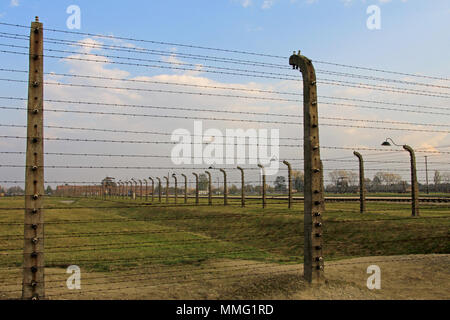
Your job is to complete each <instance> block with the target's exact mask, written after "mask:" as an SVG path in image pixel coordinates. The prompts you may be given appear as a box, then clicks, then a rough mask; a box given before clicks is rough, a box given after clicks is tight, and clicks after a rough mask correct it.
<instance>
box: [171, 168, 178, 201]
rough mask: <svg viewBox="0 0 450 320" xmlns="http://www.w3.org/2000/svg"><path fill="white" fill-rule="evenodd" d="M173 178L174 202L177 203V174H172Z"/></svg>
mask: <svg viewBox="0 0 450 320" xmlns="http://www.w3.org/2000/svg"><path fill="white" fill-rule="evenodd" d="M172 177H173V179H174V180H175V204H177V199H178V179H177V176H176V175H175V173H174V174H172Z"/></svg>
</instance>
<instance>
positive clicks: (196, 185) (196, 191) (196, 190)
mask: <svg viewBox="0 0 450 320" xmlns="http://www.w3.org/2000/svg"><path fill="white" fill-rule="evenodd" d="M192 174H193V175H194V176H195V204H197V205H198V191H199V190H198V174H196V173H194V172H193V173H192Z"/></svg>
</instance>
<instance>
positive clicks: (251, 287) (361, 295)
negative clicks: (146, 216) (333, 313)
mask: <svg viewBox="0 0 450 320" xmlns="http://www.w3.org/2000/svg"><path fill="white" fill-rule="evenodd" d="M373 264H375V265H378V266H379V267H380V268H381V289H380V290H369V289H368V288H367V286H366V282H367V278H368V277H369V274H367V273H366V270H367V267H368V266H369V265H373ZM449 267H450V255H413V256H389V257H365V258H356V259H349V260H340V261H336V262H328V263H326V267H325V268H326V269H325V272H326V277H327V281H326V283H324V284H321V285H318V286H314V287H311V286H309V285H308V284H306V283H305V282H304V281H303V279H302V274H301V273H302V265H275V264H267V263H255V262H254V261H243V260H238V261H236V260H222V261H216V262H203V263H199V264H198V265H185V266H183V267H182V268H180V267H179V266H178V267H168V266H164V267H159V268H156V267H153V268H147V269H131V270H128V271H127V272H123V271H120V272H110V273H89V274H82V278H81V281H82V282H81V283H82V290H81V291H70V290H68V289H67V288H66V279H67V277H68V275H67V274H66V273H65V270H63V269H47V295H48V298H49V299H450V270H449ZM2 278H3V277H2ZM2 288H3V289H4V290H8V289H9V291H10V290H11V289H13V288H17V289H20V286H18V285H16V286H14V287H9V288H8V287H4V286H2ZM2 288H0V298H1V299H5V298H6V299H11V298H18V297H19V296H18V294H17V292H16V293H14V294H13V293H8V292H6V293H5V292H3V293H2V291H4V290H2Z"/></svg>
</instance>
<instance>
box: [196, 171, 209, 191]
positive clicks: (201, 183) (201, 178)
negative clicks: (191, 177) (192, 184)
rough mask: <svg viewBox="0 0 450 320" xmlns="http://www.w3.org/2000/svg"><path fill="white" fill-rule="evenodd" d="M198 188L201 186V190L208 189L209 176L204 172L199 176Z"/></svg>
mask: <svg viewBox="0 0 450 320" xmlns="http://www.w3.org/2000/svg"><path fill="white" fill-rule="evenodd" d="M198 188H199V190H207V189H208V177H207V176H206V174H204V173H202V174H200V175H199V176H198Z"/></svg>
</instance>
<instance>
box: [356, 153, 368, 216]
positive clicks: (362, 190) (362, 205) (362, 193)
mask: <svg viewBox="0 0 450 320" xmlns="http://www.w3.org/2000/svg"><path fill="white" fill-rule="evenodd" d="M353 154H354V155H355V156H356V157H357V158H358V160H359V211H360V212H361V213H364V212H366V186H365V184H366V182H365V179H364V160H363V157H362V155H361V154H360V153H359V152H357V151H354V152H353Z"/></svg>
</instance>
